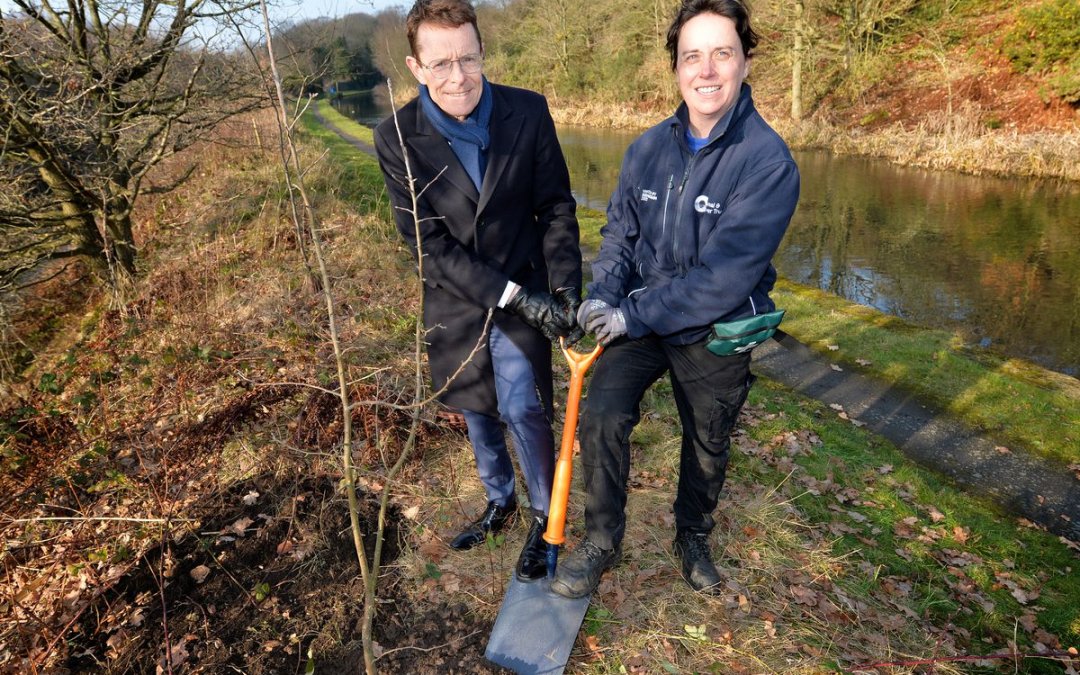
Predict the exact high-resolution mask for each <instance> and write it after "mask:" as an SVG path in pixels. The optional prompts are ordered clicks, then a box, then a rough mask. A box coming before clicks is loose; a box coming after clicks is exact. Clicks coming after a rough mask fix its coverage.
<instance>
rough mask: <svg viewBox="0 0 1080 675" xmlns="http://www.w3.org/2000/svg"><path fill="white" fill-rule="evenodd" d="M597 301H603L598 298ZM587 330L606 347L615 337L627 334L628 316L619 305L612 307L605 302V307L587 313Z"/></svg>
mask: <svg viewBox="0 0 1080 675" xmlns="http://www.w3.org/2000/svg"><path fill="white" fill-rule="evenodd" d="M590 302H591V301H590ZM596 302H603V301H602V300H598V301H596ZM583 306H584V305H583ZM578 313H579V314H580V313H581V312H578ZM585 330H586V331H588V332H590V333H592V334H593V335H595V336H596V341H597V342H599V343H600V344H601V345H602V346H605V347H606V346H607V345H609V344H611V342H612V341H613V340H615V338H619V337H622V336H623V335H626V316H625V315H624V314H623V311H622V310H621V309H619V308H618V307H611V306H610V305H608V304H607V303H604V307H603V308H601V309H597V310H595V311H593V312H591V313H589V314H587V317H586V321H585Z"/></svg>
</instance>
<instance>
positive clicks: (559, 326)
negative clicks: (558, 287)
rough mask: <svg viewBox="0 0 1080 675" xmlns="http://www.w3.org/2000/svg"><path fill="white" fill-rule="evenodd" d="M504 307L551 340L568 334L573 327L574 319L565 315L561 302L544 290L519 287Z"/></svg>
mask: <svg viewBox="0 0 1080 675" xmlns="http://www.w3.org/2000/svg"><path fill="white" fill-rule="evenodd" d="M506 309H508V310H509V311H511V312H513V313H515V314H517V315H518V316H520V317H521V318H522V320H523V321H525V323H527V324H529V325H530V326H532V327H533V328H535V329H537V330H539V331H540V332H541V333H543V334H544V337H546V338H547V339H549V340H551V341H552V342H556V341H558V339H559V338H560V337H566V336H567V335H570V333H571V331H572V330H573V328H574V321H573V319H572V318H570V317H568V316H567V315H566V311H565V310H564V309H563V305H562V303H561V302H559V301H558V300H556V299H555V298H554V297H553V296H552V295H551V294H550V293H546V292H544V291H527V290H525V289H524V288H520V289H518V292H517V293H515V294H514V297H512V298H510V301H509V302H507V303H506Z"/></svg>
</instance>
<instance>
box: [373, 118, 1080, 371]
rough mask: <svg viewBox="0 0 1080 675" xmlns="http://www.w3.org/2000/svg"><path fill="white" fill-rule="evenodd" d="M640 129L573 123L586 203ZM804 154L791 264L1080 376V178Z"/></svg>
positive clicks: (785, 269)
mask: <svg viewBox="0 0 1080 675" xmlns="http://www.w3.org/2000/svg"><path fill="white" fill-rule="evenodd" d="M370 117H371V116H370V115H368V116H367V118H368V119H370ZM361 119H364V118H363V117H361ZM376 119H377V117H376ZM637 136H638V132H626V131H615V130H596V129H584V128H570V127H563V128H560V129H559V140H560V143H561V144H562V146H563V152H564V154H565V155H566V161H567V164H568V166H569V168H570V178H571V183H572V185H573V189H574V194H575V196H576V197H577V199H578V201H579V203H582V204H584V205H587V206H590V207H592V208H596V209H601V210H603V209H605V208H606V206H607V201H608V198H609V197H610V195H611V192H612V190H613V189H614V188H615V183H616V182H617V179H618V175H619V169H620V165H621V163H622V156H623V153H624V152H625V150H626V147H627V146H628V145H629V144H630V142H631V141H633V140H634V138H636V137H637ZM795 157H796V161H798V163H799V168H800V170H801V173H802V178H803V186H802V196H801V199H800V202H799V208H798V210H797V211H796V214H795V218H794V219H793V221H792V225H791V228H790V230H789V231H788V234H787V236H786V237H785V238H784V242H783V244H782V245H781V248H780V251H779V252H778V254H777V258H776V266H777V268H778V269H779V271H780V274H782V275H784V276H785V277H787V278H789V279H791V280H793V281H796V282H798V283H802V284H805V285H808V286H815V287H818V288H821V289H824V290H827V291H829V292H831V293H834V294H836V295H839V296H842V297H844V298H847V299H849V300H852V301H854V302H858V303H861V304H864V305H868V306H871V307H875V308H877V309H878V310H880V311H882V312H887V313H889V314H892V315H895V316H899V317H903V318H904V319H907V320H909V321H911V322H913V323H916V324H919V325H924V326H930V327H934V328H944V329H948V330H955V331H957V332H958V333H960V334H961V335H962V336H963V338H964V339H965V340H966V341H968V342H970V343H972V344H982V345H984V346H993V347H994V348H996V349H998V350H999V351H1002V352H1004V353H1007V354H1011V355H1015V356H1020V357H1022V358H1026V359H1029V360H1031V361H1035V362H1037V363H1039V364H1042V365H1044V366H1046V367H1048V368H1052V369H1055V370H1058V371H1060V372H1064V373H1068V374H1070V375H1073V376H1078V375H1080V246H1078V245H1077V242H1080V186H1076V185H1068V184H1066V185H1059V184H1052V183H1048V182H1039V181H1030V180H1021V179H1000V178H978V177H972V176H964V175H960V174H954V173H947V172H933V171H922V170H918V169H908V168H903V167H897V166H894V165H892V164H889V163H887V162H882V161H878V160H873V159H866V158H852V157H837V156H833V155H830V154H828V153H824V152H799V153H795Z"/></svg>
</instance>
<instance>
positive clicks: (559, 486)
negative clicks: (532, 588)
mask: <svg viewBox="0 0 1080 675" xmlns="http://www.w3.org/2000/svg"><path fill="white" fill-rule="evenodd" d="M601 351H603V347H601V346H600V345H597V346H596V349H594V350H592V351H591V352H588V353H587V354H582V353H580V352H576V351H574V350H573V349H570V348H567V347H565V346H564V347H563V348H562V353H563V356H565V357H566V362H567V363H568V364H569V365H570V391H569V392H568V393H567V396H566V420H565V422H564V423H563V432H562V444H561V446H560V447H559V459H558V461H557V462H556V463H555V481H554V483H553V484H552V486H551V503H550V504H549V505H548V523H547V530H546V531H545V532H544V541H546V542H547V543H548V568H549V569H548V574H551V573H553V572H554V567H555V561H556V559H557V555H558V553H557V551H558V548H557V547H558V546H561V545H562V544H563V542H565V541H566V533H565V530H566V505H567V503H568V502H569V500H570V479H571V478H572V476H573V472H574V436H575V435H576V433H577V420H578V404H579V403H580V402H581V388H582V385H583V384H584V381H585V371H587V370H588V369H589V366H591V365H592V364H593V362H594V361H595V360H596V358H597V357H598V356H600V352H601Z"/></svg>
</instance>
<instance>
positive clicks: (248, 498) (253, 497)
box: [240, 490, 259, 506]
mask: <svg viewBox="0 0 1080 675" xmlns="http://www.w3.org/2000/svg"><path fill="white" fill-rule="evenodd" d="M240 501H242V502H244V504H245V505H246V506H251V505H252V504H254V503H255V502H257V501H259V493H258V492H256V491H255V490H252V491H251V492H249V493H247V494H246V495H244V498H243V499H241V500H240Z"/></svg>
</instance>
